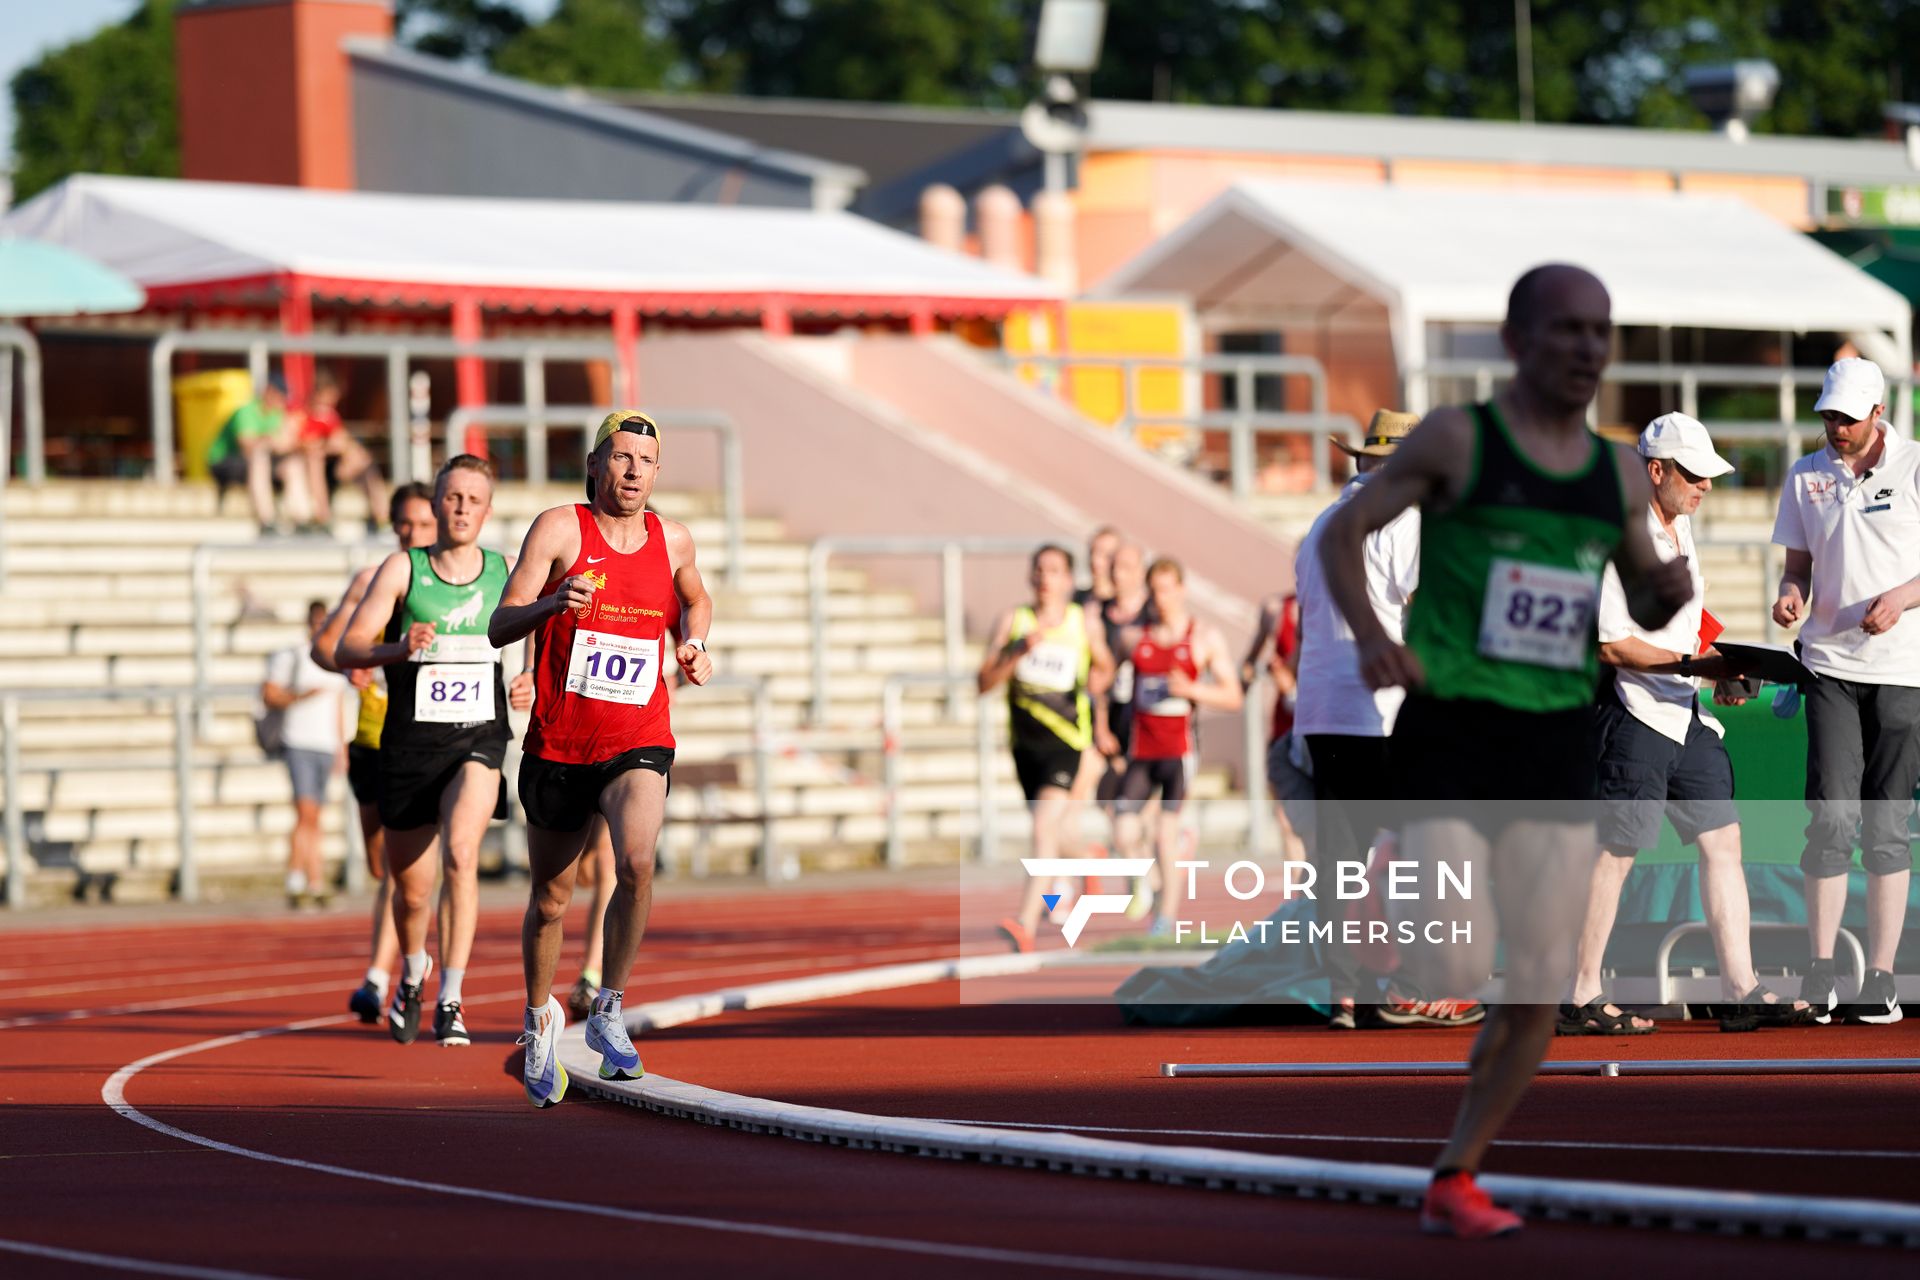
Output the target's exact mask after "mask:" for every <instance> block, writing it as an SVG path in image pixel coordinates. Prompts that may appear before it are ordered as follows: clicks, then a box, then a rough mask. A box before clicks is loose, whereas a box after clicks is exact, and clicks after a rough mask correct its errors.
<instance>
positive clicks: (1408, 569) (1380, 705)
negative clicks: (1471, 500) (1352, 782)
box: [1293, 472, 1420, 742]
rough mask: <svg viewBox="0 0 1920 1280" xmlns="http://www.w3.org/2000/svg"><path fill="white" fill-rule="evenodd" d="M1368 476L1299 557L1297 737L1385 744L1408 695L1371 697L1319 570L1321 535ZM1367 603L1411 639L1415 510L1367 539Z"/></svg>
mask: <svg viewBox="0 0 1920 1280" xmlns="http://www.w3.org/2000/svg"><path fill="white" fill-rule="evenodd" d="M1371 474H1372V473H1371V472H1369V473H1368V474H1367V475H1357V476H1355V477H1354V478H1353V479H1351V480H1349V481H1347V487H1346V488H1344V489H1342V490H1341V491H1340V496H1339V497H1338V498H1336V499H1334V501H1333V505H1332V506H1330V507H1328V508H1327V509H1326V510H1325V511H1322V512H1321V513H1320V516H1319V518H1318V519H1316V520H1315V521H1314V522H1313V527H1312V528H1311V529H1309V530H1307V536H1306V537H1304V538H1302V539H1301V540H1300V546H1299V547H1298V549H1296V550H1295V552H1294V560H1293V579H1294V587H1293V589H1294V593H1295V594H1296V595H1298V596H1299V598H1300V673H1299V678H1298V684H1299V692H1298V693H1297V694H1295V696H1294V704H1293V737H1294V741H1296V742H1299V741H1302V740H1304V739H1305V737H1306V736H1307V735H1308V734H1311V733H1336V734H1344V735H1348V736H1351V737H1356V738H1384V737H1386V736H1388V735H1389V734H1391V733H1392V732H1393V722H1394V720H1395V718H1396V717H1398V716H1399V714H1400V704H1401V703H1402V702H1404V701H1405V700H1406V696H1407V691H1406V690H1405V689H1369V688H1367V684H1366V681H1364V680H1362V679H1361V678H1360V649H1359V646H1358V645H1356V644H1355V643H1354V637H1353V628H1351V627H1349V626H1348V625H1347V620H1346V618H1345V616H1343V615H1342V614H1341V612H1340V608H1339V606H1338V605H1336V604H1334V602H1333V593H1332V592H1330V591H1328V590H1327V575H1326V574H1325V573H1324V572H1322V570H1321V568H1320V534H1321V532H1322V531H1323V530H1324V529H1325V528H1326V527H1327V521H1328V520H1329V519H1331V518H1332V516H1333V513H1334V512H1335V511H1337V510H1339V509H1340V507H1341V506H1342V505H1343V504H1344V503H1346V502H1347V501H1348V500H1349V499H1350V498H1352V497H1353V495H1354V494H1356V493H1358V492H1360V487H1361V486H1362V485H1363V484H1365V483H1366V482H1367V479H1368V477H1369V476H1370V475H1371ZM1366 565H1367V600H1368V601H1369V603H1371V604H1372V605H1373V614H1374V616H1375V617H1376V618H1378V619H1380V625H1381V626H1383V627H1385V628H1386V629H1387V634H1388V635H1389V636H1392V637H1393V640H1394V643H1396V644H1398V643H1400V641H1401V640H1402V638H1403V637H1404V635H1405V627H1406V616H1407V604H1408V602H1409V601H1411V600H1412V599H1413V592H1414V589H1415V588H1416V587H1418V586H1419V585H1420V509H1419V508H1418V507H1410V508H1408V509H1407V510H1406V511H1403V512H1401V513H1400V514H1399V515H1398V516H1395V517H1394V518H1393V520H1392V522H1390V523H1389V524H1388V525H1387V526H1386V527H1385V528H1384V529H1378V530H1376V531H1374V532H1373V533H1370V534H1368V535H1367V542H1366Z"/></svg>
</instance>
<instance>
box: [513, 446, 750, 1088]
mask: <svg viewBox="0 0 1920 1280" xmlns="http://www.w3.org/2000/svg"><path fill="white" fill-rule="evenodd" d="M659 471H660V429H659V427H657V426H656V425H655V424H654V422H653V419H651V418H649V417H648V416H647V415H646V414H644V413H641V412H639V411H638V410H632V409H629V410H621V411H618V412H615V413H610V414H608V415H607V417H606V420H605V421H603V422H602V423H601V424H600V430H599V432H598V433H597V434H596V435H595V436H594V445H593V452H592V454H591V455H590V456H589V457H588V459H587V501H586V502H585V503H582V504H579V505H576V506H571V507H555V508H553V509H552V510H550V511H545V512H542V513H541V515H540V517H539V518H538V519H537V520H535V521H534V522H533V527H532V528H530V529H528V530H527V538H526V543H525V545H524V546H523V547H522V548H521V551H520V561H519V564H518V565H517V566H516V567H515V569H514V572H513V577H512V578H511V579H510V580H509V581H508V582H507V587H506V590H505V591H504V592H503V593H502V594H501V597H500V606H499V608H498V609H496V610H495V611H494V614H493V621H492V623H491V624H490V625H489V627H488V636H489V638H491V639H492V641H493V643H494V644H495V645H496V646H503V645H508V644H511V643H513V642H514V641H515V640H518V639H520V638H521V637H522V636H525V635H529V634H531V635H533V636H534V637H535V641H534V644H535V649H536V656H535V659H534V704H533V723H532V724H531V725H529V726H528V728H527V737H526V743H525V747H526V753H525V755H524V756H523V757H522V759H521V761H520V803H521V806H522V807H523V808H525V810H526V813H527V857H528V861H529V862H530V863H531V865H532V872H533V890H532V893H531V896H530V898H529V901H528V903H527V915H526V920H525V923H524V924H523V925H522V926H521V930H520V947H521V956H522V960H523V961H524V963H525V965H526V976H527V1013H526V1031H525V1034H524V1035H522V1036H521V1037H520V1042H521V1043H522V1044H524V1045H526V1047H527V1056H526V1063H525V1066H524V1069H523V1070H524V1079H525V1083H526V1089H527V1100H528V1101H530V1102H532V1103H533V1105H534V1106H536V1107H547V1106H552V1105H553V1104H554V1103H556V1102H558V1101H560V1099H561V1098H562V1097H564V1096H565V1095H566V1092H567V1073H566V1071H565V1069H564V1068H562V1067H561V1065H560V1060H559V1058H558V1056H557V1055H556V1054H555V1052H554V1048H555V1044H556V1042H557V1040H558V1038H559V1035H560V1029H561V1028H562V1027H563V1026H565V1025H566V1014H565V1012H564V1011H563V1010H562V1008H561V1006H560V1002H559V1001H558V1000H556V999H554V997H553V991H552V988H553V975H554V969H555V968H556V967H557V966H558V964H559V961H560V943H561V921H562V920H563V919H564V918H565V916H566V912H567V904H568V903H569V902H570V901H571V900H572V897H573V879H574V873H575V870H576V867H577V865H578V863H579V859H580V853H581V850H582V849H583V848H584V847H585V844H586V838H587V827H588V823H589V821H590V820H591V819H592V817H593V815H594V814H596V813H598V814H600V815H601V816H603V817H604V818H605V819H606V821H607V829H608V830H609V831H610V832H611V833H612V836H613V852H614V870H615V874H616V877H617V880H618V883H617V886H616V888H615V889H614V893H613V900H612V902H611V903H609V904H608V907H607V915H606V926H605V927H606V945H605V951H606V954H605V964H604V966H603V967H602V972H601V984H600V994H599V996H598V997H596V998H595V1000H594V1003H593V1012H592V1014H591V1015H589V1017H588V1018H587V1045H588V1047H590V1048H591V1049H593V1050H594V1051H595V1052H596V1053H599V1054H600V1055H601V1064H600V1074H601V1076H602V1077H603V1078H605V1079H609V1080H612V1079H632V1078H634V1077H636V1076H638V1075H640V1074H641V1066H640V1055H639V1054H637V1053H635V1052H634V1048H633V1041H632V1040H631V1039H629V1038H628V1036H627V1030H626V1026H625V1024H624V1023H623V1022H622V1020H621V1015H620V1001H621V998H622V997H623V996H624V995H625V994H626V992H625V988H626V985H627V975H628V974H629V973H630V972H631V971H632V969H633V961H634V956H635V955H636V954H637V953H638V952H639V950H640V935H641V933H642V932H644V931H645V929H646V925H647V913H648V911H649V909H650V908H651V907H652V905H653V855H654V846H655V845H656V844H657V843H658V842H659V839H660V827H661V823H662V822H663V821H664V819H665V817H666V805H667V774H668V770H670V769H671V768H672V767H673V729H672V726H671V724H670V722H669V716H668V711H667V687H666V684H665V682H664V681H663V679H662V674H661V665H662V658H663V657H665V656H666V654H667V653H668V652H669V649H668V645H669V641H668V639H667V635H668V632H670V631H672V632H677V633H678V634H679V636H680V638H681V643H680V645H679V646H678V648H677V649H674V650H671V652H672V656H673V658H674V660H675V661H677V662H678V663H679V664H680V669H681V670H682V671H684V672H685V673H686V676H687V678H688V679H689V680H691V681H692V682H693V683H694V684H705V683H706V682H707V681H708V680H709V679H710V678H711V677H712V675H713V659H712V658H710V657H708V656H707V644H706V635H707V628H708V626H709V625H710V624H711V622H712V620H713V601H712V600H711V599H710V598H709V597H708V595H707V589H706V587H705V586H704V585H703V584H702V583H701V581H700V570H699V569H697V568H696V567H694V549H693V537H692V535H691V534H689V533H688V532H687V529H686V526H685V525H682V524H678V523H675V522H674V521H672V520H662V519H661V518H660V517H659V516H657V515H654V514H653V513H652V512H650V511H648V510H647V500H648V499H649V498H650V497H652V496H653V485H654V480H655V479H656V478H657V476H658V475H659Z"/></svg>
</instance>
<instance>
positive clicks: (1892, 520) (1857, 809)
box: [1773, 359, 1920, 1026]
mask: <svg viewBox="0 0 1920 1280" xmlns="http://www.w3.org/2000/svg"><path fill="white" fill-rule="evenodd" d="M1886 390H1887V388H1886V379H1885V378H1884V377H1882V376H1881V373H1880V370H1879V368H1878V366H1876V365H1875V364H1873V362H1872V361H1869V360H1859V359H1849V360H1841V361H1838V362H1836V363H1835V364H1834V366H1833V367H1832V368H1831V369H1829V370H1827V381H1826V385H1825V386H1824V387H1823V388H1822V389H1821V392H1820V399H1819V400H1817V401H1815V402H1814V406H1813V407H1814V411H1815V412H1817V413H1818V414H1819V415H1820V419H1821V421H1822V422H1823V423H1824V424H1825V425H1826V429H1827V443H1826V446H1825V447H1824V448H1822V449H1820V450H1818V451H1816V452H1814V453H1810V454H1808V455H1807V456H1805V457H1804V458H1801V459H1800V460H1799V461H1798V462H1796V463H1794V464H1793V467H1792V468H1791V469H1790V470H1789V471H1788V473H1787V480H1786V483H1785V485H1783V486H1782V487H1781V490H1780V516H1779V519H1778V520H1776V521H1775V522H1774V526H1773V540H1774V541H1775V542H1777V543H1778V544H1780V545H1781V546H1782V547H1785V548H1786V568H1785V570H1784V571H1783V572H1782V573H1781V575H1780V596H1779V599H1777V600H1776V601H1775V602H1774V605H1773V620H1774V622H1776V623H1778V624H1779V625H1780V626H1782V627H1791V626H1793V625H1794V624H1795V623H1797V622H1800V621H1801V619H1803V618H1804V619H1805V620H1806V625H1804V626H1802V627H1801V628H1800V660H1801V661H1802V662H1803V663H1805V664H1806V666H1807V667H1808V668H1809V669H1810V670H1811V671H1812V672H1813V673H1814V674H1815V675H1816V676H1818V677H1819V679H1818V680H1816V681H1815V682H1814V683H1813V684H1811V685H1809V686H1808V687H1807V691H1806V697H1807V808H1808V809H1809V810H1810V811H1811V814H1812V820H1811V821H1810V822H1808V824H1807V850H1806V853H1805V854H1804V855H1803V856H1802V857H1801V859H1800V870H1801V872H1802V874H1803V875H1804V877H1805V880H1804V887H1805V891H1806V895H1807V932H1808V934H1809V941H1810V942H1811V944H1812V949H1813V962H1812V964H1811V966H1810V967H1809V969H1808V971H1807V977H1806V981H1805V983H1804V984H1803V985H1802V987H1801V995H1803V996H1805V997H1806V998H1807V1000H1808V1001H1809V1002H1810V1003H1811V1004H1812V1005H1813V1007H1814V1009H1815V1011H1816V1012H1817V1013H1818V1014H1819V1021H1821V1022H1826V1021H1828V1020H1829V1018H1830V1017H1831V1016H1832V1013H1833V1010H1834V1009H1835V1008H1836V1006H1837V1003H1838V1001H1837V999H1836V994H1835V991H1834V971H1833V946H1834V943H1835V941H1836V940H1837V939H1838V937H1839V932H1840V914H1841V912H1842V911H1843V910H1844V909H1845V908H1846V905H1847V880H1848V875H1847V873H1848V871H1849V870H1850V869H1851V865H1852V862H1853V844H1854V829H1855V827H1856V825H1857V826H1858V827H1859V831H1860V865H1861V866H1862V867H1864V868H1865V870H1866V873H1867V980H1866V982H1865V984H1864V985H1863V986H1862V987H1861V989H1860V993H1859V995H1858V996H1856V997H1855V999H1854V1002H1853V1003H1852V1004H1850V1005H1848V1006H1847V1008H1846V1009H1845V1010H1844V1012H1843V1017H1844V1018H1845V1020H1846V1021H1848V1022H1858V1023H1868V1024H1873V1025H1880V1026H1885V1025H1889V1024H1891V1023H1895V1022H1898V1021H1900V1017H1901V1010H1900V1002H1899V998H1898V995H1897V993H1896V992H1895V990H1894V982H1893V961H1894V953H1895V952H1896V951H1898V950H1899V947H1900V933H1901V929H1902V927H1903V926H1904V925H1905V923H1906V911H1907V886H1908V882H1909V881H1910V880H1911V878H1912V875H1913V847H1912V844H1911V842H1910V841H1909V839H1908V836H1907V822H1908V819H1909V818H1910V817H1911V815H1912V813H1913V791H1914V786H1915V784H1916V783H1920V620H1916V621H1914V622H1906V621H1903V619H1904V617H1905V615H1906V611H1907V610H1909V609H1911V608H1913V607H1914V606H1915V605H1916V604H1920V445H1917V444H1915V443H1914V442H1913V441H1911V440H1908V439H1906V438H1905V437H1904V436H1902V435H1900V434H1899V433H1898V432H1894V431H1889V430H1887V428H1886V424H1885V423H1884V421H1883V417H1884V415H1885V413H1886V401H1887V394H1886ZM1809 596H1811V597H1812V602H1811V604H1809V603H1808V597H1809Z"/></svg>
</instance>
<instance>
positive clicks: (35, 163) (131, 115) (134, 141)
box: [11, 0, 180, 200]
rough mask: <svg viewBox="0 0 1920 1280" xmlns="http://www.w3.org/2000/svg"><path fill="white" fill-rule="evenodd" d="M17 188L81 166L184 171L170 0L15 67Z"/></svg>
mask: <svg viewBox="0 0 1920 1280" xmlns="http://www.w3.org/2000/svg"><path fill="white" fill-rule="evenodd" d="M11 89H12V92H13V112H14V126H13V151H14V156H15V160H16V166H17V167H16V168H15V170H14V174H13V193H14V198H15V199H16V200H25V199H28V198H29V197H31V196H33V195H35V194H37V193H39V192H41V191H44V190H45V189H46V188H48V187H50V186H53V185H54V184H55V183H57V182H59V181H60V180H61V179H63V178H66V177H68V176H69V175H71V174H75V173H119V174H134V175H139V176H145V177H160V178H171V177H177V176H178V175H179V173H180V130H179V121H178V109H177V107H176V105H175V101H174V76H173V0H144V2H143V3H142V4H141V6H140V8H139V9H138V10H136V11H135V12H134V14H133V16H132V17H130V18H128V19H127V20H126V21H125V22H120V23H116V24H114V25H112V26H108V27H103V28H101V29H100V30H99V31H97V32H95V33H94V34H93V35H91V36H88V37H87V38H86V39H84V40H78V41H75V42H74V43H72V44H70V45H67V46H65V47H64V48H60V49H55V50H53V51H52V52H50V53H47V54H45V55H44V56H42V57H41V58H40V59H39V60H38V61H35V62H32V63H30V64H28V65H27V66H25V67H22V68H21V69H20V70H19V71H18V72H16V73H15V74H14V77H13V81H12V84H11Z"/></svg>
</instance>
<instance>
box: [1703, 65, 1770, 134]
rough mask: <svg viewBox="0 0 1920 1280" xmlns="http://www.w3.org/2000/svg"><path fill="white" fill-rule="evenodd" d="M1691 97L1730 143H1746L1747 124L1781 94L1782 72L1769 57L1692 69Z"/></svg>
mask: <svg viewBox="0 0 1920 1280" xmlns="http://www.w3.org/2000/svg"><path fill="white" fill-rule="evenodd" d="M1686 86H1687V96H1688V97H1689V98H1691V99H1693V105H1694V106H1696V107H1698V108H1700V110H1701V111H1702V112H1704V113H1705V114H1706V117H1707V119H1709V120H1711V121H1713V124H1714V127H1715V128H1716V129H1718V130H1719V131H1720V134H1721V136H1722V137H1724V138H1726V139H1727V140H1728V141H1729V142H1745V141H1746V140H1747V137H1748V132H1749V131H1748V129H1747V125H1748V124H1749V122H1751V121H1752V119H1753V118H1754V117H1755V116H1757V115H1759V114H1760V113H1761V112H1762V111H1765V110H1766V109H1767V108H1768V107H1770V106H1772V105H1773V95H1774V94H1776V93H1778V92H1779V91H1780V69H1779V68H1778V67H1776V66H1774V65H1773V64H1772V63H1771V62H1768V61H1767V60H1766V59H1765V58H1742V59H1741V60H1740V61H1738V62H1726V63H1721V64H1720V65H1719V66H1713V67H1692V68H1690V69H1689V70H1688V71H1687V75H1686Z"/></svg>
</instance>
